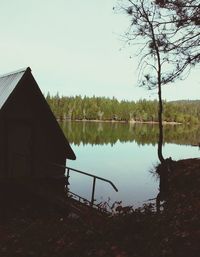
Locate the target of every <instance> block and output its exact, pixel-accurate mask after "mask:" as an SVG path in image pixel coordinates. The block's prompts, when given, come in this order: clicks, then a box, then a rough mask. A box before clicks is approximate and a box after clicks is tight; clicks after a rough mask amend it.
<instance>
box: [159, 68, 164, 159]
mask: <svg viewBox="0 0 200 257" xmlns="http://www.w3.org/2000/svg"><path fill="white" fill-rule="evenodd" d="M158 73H159V70H158ZM158 99H159V106H158V122H159V138H158V158H159V160H160V162H161V163H163V162H164V161H165V159H164V157H163V154H162V145H163V120H162V114H163V103H162V95H161V83H160V74H158Z"/></svg>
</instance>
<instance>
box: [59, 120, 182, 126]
mask: <svg viewBox="0 0 200 257" xmlns="http://www.w3.org/2000/svg"><path fill="white" fill-rule="evenodd" d="M57 121H59V122H102V123H130V124H152V125H158V124H159V122H158V121H135V120H129V121H125V120H68V119H65V120H60V119H57ZM163 125H183V123H180V122H174V121H169V122H168V121H163Z"/></svg>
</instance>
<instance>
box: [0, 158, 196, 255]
mask: <svg viewBox="0 0 200 257" xmlns="http://www.w3.org/2000/svg"><path fill="white" fill-rule="evenodd" d="M172 166H173V167H172V170H173V171H172V172H171V173H170V174H169V178H168V179H169V189H168V197H167V202H166V203H165V204H164V210H163V211H162V212H161V213H160V214H156V213H155V211H154V209H155V208H153V206H152V205H148V206H147V205H146V206H144V207H143V208H140V209H137V210H133V209H132V208H123V207H120V206H119V205H118V206H117V208H116V209H115V213H116V215H115V216H112V217H104V218H101V217H99V216H96V215H95V214H94V213H93V212H90V211H87V212H84V215H81V214H78V215H77V213H75V212H74V211H73V212H72V210H71V208H70V207H69V208H65V209H62V208H60V207H58V206H55V205H53V204H52V203H50V202H49V203H48V202H46V201H44V200H42V199H40V198H38V197H36V196H33V195H30V194H28V193H26V195H25V194H24V192H23V191H22V192H18V195H16V196H15V198H14V197H10V203H8V204H6V205H5V204H4V206H2V205H1V220H0V256H2V257H13V256H15V257H18V256H19V257H25V256H26V257H28V256H33V257H44V256H46V257H47V256H48V257H55V256H56V257H62V256H63V257H64V256H65V257H66V256H70V257H78V256H80V257H85V256H102V257H105V256H108V257H112V256H113V257H120V256H121V257H125V256H131V257H134V256H135V257H136V256H138V257H143V256H144V257H147V256H148V257H151V256H152V257H158V256H163V257H173V256H176V257H185V256H187V257H188V256H190V257H197V256H199V250H200V247H199V241H200V201H199V198H200V191H199V188H200V160H199V159H188V160H181V161H178V162H173V163H172ZM2 207H3V209H2ZM2 211H3V212H2Z"/></svg>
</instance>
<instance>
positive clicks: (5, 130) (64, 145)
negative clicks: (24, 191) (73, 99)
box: [0, 68, 76, 178]
mask: <svg viewBox="0 0 200 257" xmlns="http://www.w3.org/2000/svg"><path fill="white" fill-rule="evenodd" d="M20 73H22V71H20ZM14 74H16V76H18V77H19V74H18V73H13V74H12V75H7V76H12V79H11V78H8V79H7V81H9V80H10V81H12V83H13V81H14V80H15V79H16V78H15V76H14ZM20 75H21V77H20V79H19V80H17V79H16V83H17V84H16V85H14V84H12V83H7V84H6V86H8V87H10V91H8V92H6V90H8V88H7V87H5V81H6V76H3V77H0V99H1V96H2V97H3V100H2V101H1V100H0V103H2V105H1V109H0V141H1V146H0V177H4V178H5V177H6V178H16V177H53V176H61V175H63V174H64V172H65V170H64V168H57V167H55V166H54V165H53V163H58V164H61V165H65V162H66V159H75V158H76V157H75V154H74V152H73V150H72V149H71V147H70V145H69V143H68V141H67V139H66V138H65V136H64V134H63V132H62V130H61V128H60V127H59V124H58V122H57V120H56V118H55V117H54V115H53V113H52V111H51V109H50V107H49V106H48V104H47V102H46V100H45V98H44V96H43V95H42V93H41V91H40V89H39V87H38V85H37V83H36V81H35V79H34V77H33V75H32V73H31V70H30V68H27V69H25V70H24V72H23V75H22V74H20ZM2 78H3V83H2V84H3V86H2V87H1V85H2V84H1V79H2ZM10 84H12V85H10ZM3 87H4V89H3Z"/></svg>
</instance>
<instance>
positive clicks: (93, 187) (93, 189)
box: [91, 177, 96, 206]
mask: <svg viewBox="0 0 200 257" xmlns="http://www.w3.org/2000/svg"><path fill="white" fill-rule="evenodd" d="M95 185H96V177H94V178H93V186H92V198H91V206H93V204H94V193H95Z"/></svg>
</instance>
